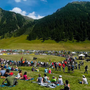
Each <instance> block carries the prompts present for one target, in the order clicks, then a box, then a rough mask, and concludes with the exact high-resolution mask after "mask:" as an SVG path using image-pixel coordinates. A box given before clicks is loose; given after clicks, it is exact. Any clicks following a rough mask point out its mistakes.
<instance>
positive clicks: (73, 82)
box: [0, 55, 90, 90]
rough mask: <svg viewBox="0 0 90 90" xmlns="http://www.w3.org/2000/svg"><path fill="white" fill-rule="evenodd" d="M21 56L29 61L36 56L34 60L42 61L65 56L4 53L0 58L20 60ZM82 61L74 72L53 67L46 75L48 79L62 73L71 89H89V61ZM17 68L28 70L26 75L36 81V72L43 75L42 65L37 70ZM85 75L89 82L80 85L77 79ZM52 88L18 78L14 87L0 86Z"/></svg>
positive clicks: (22, 89)
mask: <svg viewBox="0 0 90 90" xmlns="http://www.w3.org/2000/svg"><path fill="white" fill-rule="evenodd" d="M22 56H23V60H25V58H26V59H27V60H29V61H31V60H32V59H33V57H37V60H36V61H44V62H48V61H49V59H51V61H52V62H53V61H56V62H58V61H62V60H64V59H65V58H63V57H58V56H52V55H46V56H44V55H4V56H0V58H4V59H11V60H20V58H21V57H22ZM79 61H80V60H77V62H79ZM83 61H84V65H83V66H81V69H80V70H79V69H77V70H75V71H74V73H72V72H70V73H67V68H66V69H65V73H64V72H63V70H61V71H55V70H54V69H52V74H47V76H49V78H50V80H51V78H52V76H56V77H57V78H58V76H59V75H62V78H63V81H64V82H65V80H69V83H70V88H71V90H89V89H90V62H86V61H85V60H83ZM85 65H88V72H89V73H88V74H84V67H85ZM19 69H21V70H22V71H23V73H24V72H25V71H27V72H28V76H30V77H34V81H36V79H37V77H38V74H41V75H42V76H43V75H44V68H43V67H39V70H40V71H39V72H32V71H31V67H26V66H25V67H23V66H22V67H19ZM14 73H15V75H17V73H18V72H17V71H14ZM83 74H84V75H85V76H86V77H87V79H88V82H89V84H88V85H84V84H83V85H81V84H79V83H78V79H79V80H81V78H82V75H83ZM3 80H4V79H0V83H2V81H3ZM62 88H64V86H57V87H56V88H55V89H53V90H60V89H62ZM5 89H7V90H52V89H51V88H46V87H42V86H39V85H38V84H34V83H31V81H22V80H18V85H17V86H15V87H12V88H10V87H4V88H0V90H5Z"/></svg>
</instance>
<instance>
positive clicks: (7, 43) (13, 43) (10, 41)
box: [0, 35, 90, 51]
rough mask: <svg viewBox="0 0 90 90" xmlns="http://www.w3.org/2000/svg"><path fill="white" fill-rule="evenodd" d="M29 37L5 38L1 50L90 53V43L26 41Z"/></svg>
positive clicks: (1, 42) (1, 43) (2, 40)
mask: <svg viewBox="0 0 90 90" xmlns="http://www.w3.org/2000/svg"><path fill="white" fill-rule="evenodd" d="M26 38H27V35H22V36H20V37H12V38H6V39H5V38H4V39H1V40H0V49H26V50H27V49H30V50H71V51H90V41H84V42H71V41H67V42H59V43H57V42H55V41H53V40H46V41H44V42H42V40H32V41H28V40H26Z"/></svg>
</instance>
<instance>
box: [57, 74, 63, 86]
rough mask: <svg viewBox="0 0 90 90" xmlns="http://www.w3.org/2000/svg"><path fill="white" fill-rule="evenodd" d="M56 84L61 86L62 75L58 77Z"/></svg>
mask: <svg viewBox="0 0 90 90" xmlns="http://www.w3.org/2000/svg"><path fill="white" fill-rule="evenodd" d="M58 84H59V85H63V80H62V75H59V78H58Z"/></svg>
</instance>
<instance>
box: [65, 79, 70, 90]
mask: <svg viewBox="0 0 90 90" xmlns="http://www.w3.org/2000/svg"><path fill="white" fill-rule="evenodd" d="M64 90H70V84H69V82H68V80H66V81H65V84H64Z"/></svg>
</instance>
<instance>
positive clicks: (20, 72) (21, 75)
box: [16, 70, 23, 79]
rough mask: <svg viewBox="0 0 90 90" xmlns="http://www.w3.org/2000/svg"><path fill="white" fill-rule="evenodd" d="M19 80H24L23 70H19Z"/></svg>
mask: <svg viewBox="0 0 90 90" xmlns="http://www.w3.org/2000/svg"><path fill="white" fill-rule="evenodd" d="M16 77H17V79H23V74H22V70H19V73H18V74H17V76H16Z"/></svg>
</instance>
